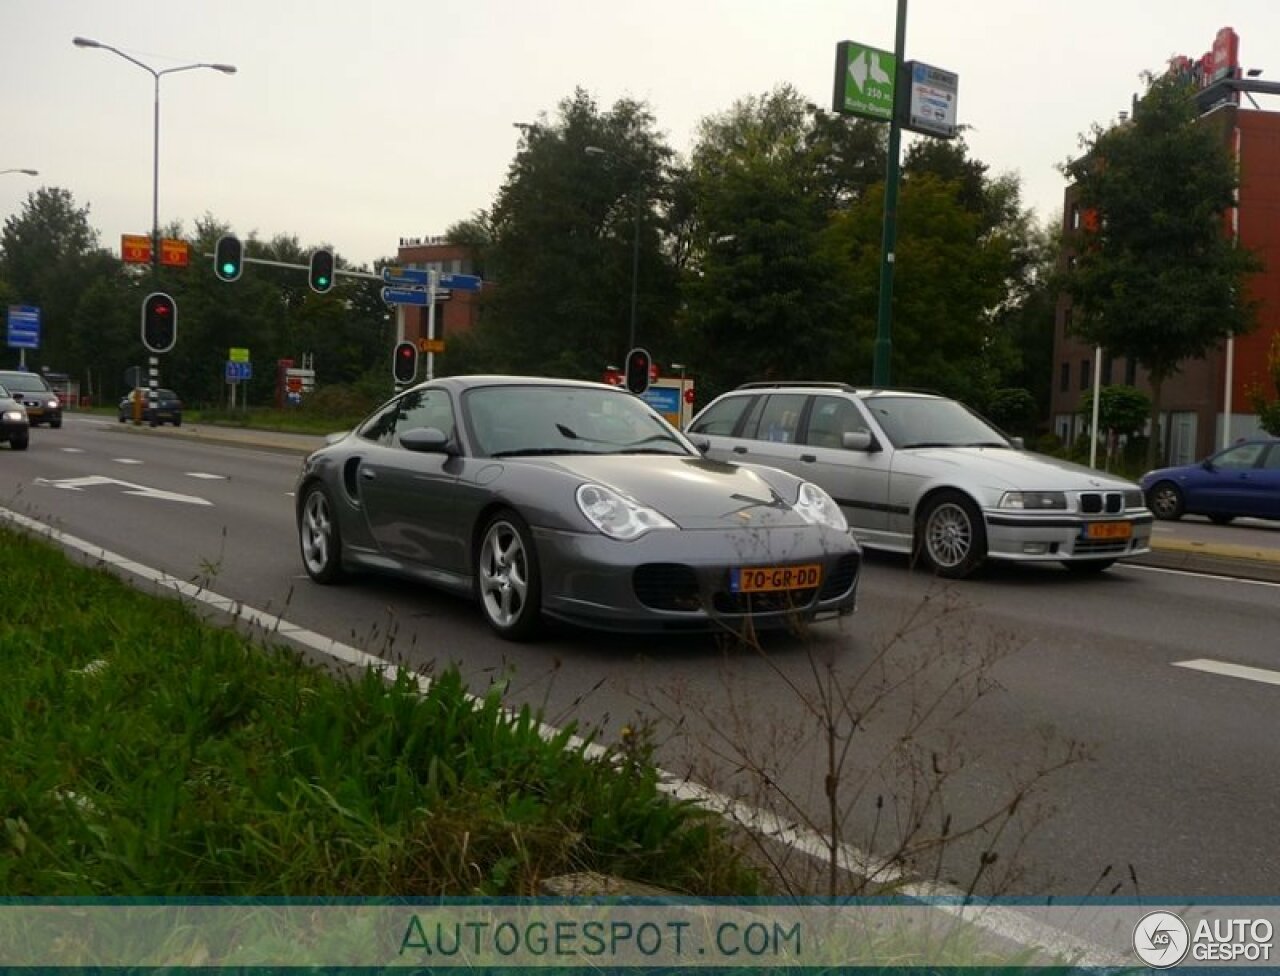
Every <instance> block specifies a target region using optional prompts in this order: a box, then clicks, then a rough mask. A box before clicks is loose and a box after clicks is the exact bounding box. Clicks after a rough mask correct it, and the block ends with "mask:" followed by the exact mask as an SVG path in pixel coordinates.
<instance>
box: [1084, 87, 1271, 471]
mask: <svg viewBox="0 0 1280 976" xmlns="http://www.w3.org/2000/svg"><path fill="white" fill-rule="evenodd" d="M1220 118H1221V117H1220V116H1211V117H1206V118H1203V119H1200V118H1198V117H1197V109H1196V103H1195V100H1194V98H1193V97H1192V91H1191V89H1190V87H1189V86H1187V85H1186V84H1184V83H1183V82H1181V81H1179V80H1178V79H1177V78H1175V77H1174V76H1172V75H1165V76H1162V77H1158V78H1156V77H1152V76H1150V75H1148V76H1147V91H1146V93H1145V95H1144V96H1143V97H1142V98H1141V99H1140V100H1139V101H1138V102H1137V103H1136V104H1135V106H1134V110H1133V118H1132V120H1131V121H1129V122H1126V123H1123V124H1120V125H1116V126H1112V127H1111V128H1107V129H1103V128H1100V127H1097V126H1095V127H1094V129H1093V131H1092V133H1091V135H1090V136H1089V137H1088V138H1084V139H1082V144H1083V147H1084V149H1085V152H1084V153H1083V154H1082V155H1081V156H1080V157H1079V158H1078V159H1075V160H1072V161H1070V162H1068V163H1067V164H1065V166H1064V170H1065V172H1066V175H1067V176H1068V177H1069V178H1070V179H1072V180H1074V181H1075V183H1076V184H1077V186H1078V187H1079V201H1080V206H1081V207H1082V208H1084V212H1085V213H1086V214H1087V215H1088V217H1087V219H1084V220H1082V221H1081V228H1080V230H1079V232H1078V233H1077V234H1076V237H1075V239H1074V240H1073V242H1072V243H1073V244H1074V245H1075V247H1076V255H1075V265H1074V267H1073V268H1070V269H1068V270H1067V271H1066V272H1065V274H1064V285H1065V288H1066V290H1067V292H1068V293H1069V294H1070V295H1071V297H1072V299H1073V302H1074V305H1075V309H1076V314H1075V316H1074V317H1073V327H1074V330H1075V333H1076V334H1077V335H1078V336H1079V337H1080V338H1081V339H1083V340H1085V341H1086V342H1089V343H1090V344H1092V345H1096V346H1101V347H1103V348H1104V349H1106V350H1107V351H1108V352H1110V353H1111V354H1112V355H1115V356H1123V357H1125V358H1127V359H1130V360H1133V361H1135V362H1137V363H1139V364H1141V365H1142V366H1143V367H1144V368H1145V369H1146V371H1147V373H1148V374H1149V376H1150V380H1151V390H1152V397H1151V429H1152V431H1153V432H1154V431H1157V430H1158V429H1159V428H1158V421H1159V416H1160V392H1161V387H1162V385H1163V384H1164V381H1165V380H1167V379H1168V378H1169V377H1170V376H1172V375H1173V374H1174V373H1176V372H1177V370H1178V368H1179V366H1180V365H1181V363H1183V362H1184V361H1185V360H1188V359H1197V358H1201V357H1203V356H1204V355H1205V354H1206V353H1207V352H1208V351H1209V350H1210V349H1212V348H1214V347H1215V346H1217V345H1218V344H1219V343H1221V342H1222V341H1223V340H1224V339H1225V338H1226V337H1227V336H1228V335H1231V334H1236V335H1239V334H1241V333H1244V332H1248V331H1249V330H1250V329H1252V328H1253V326H1254V324H1255V316H1254V307H1253V304H1252V303H1251V302H1249V301H1248V300H1247V299H1246V297H1245V279H1246V276H1247V275H1248V274H1249V273H1251V272H1253V271H1256V270H1258V269H1259V267H1260V265H1259V263H1258V261H1257V259H1256V257H1255V256H1254V255H1253V254H1251V253H1250V252H1248V251H1247V250H1246V249H1244V248H1241V247H1237V246H1236V243H1235V242H1234V241H1232V240H1231V239H1230V237H1229V236H1228V235H1227V233H1226V226H1227V225H1226V214H1227V212H1228V210H1229V209H1230V208H1231V206H1232V205H1233V203H1234V196H1235V190H1236V187H1237V185H1238V175H1237V173H1236V169H1235V166H1234V163H1233V161H1232V158H1231V154H1230V151H1229V150H1228V147H1227V138H1226V133H1224V131H1223V129H1222V123H1221V121H1219V119H1220ZM1156 440H1157V438H1155V437H1152V438H1151V439H1150V441H1149V443H1148V446H1147V463H1148V466H1150V465H1152V464H1154V462H1155V451H1156Z"/></svg>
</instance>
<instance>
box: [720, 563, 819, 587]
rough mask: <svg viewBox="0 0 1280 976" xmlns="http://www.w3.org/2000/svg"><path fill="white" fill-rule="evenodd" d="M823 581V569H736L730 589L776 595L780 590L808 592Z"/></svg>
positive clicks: (814, 565)
mask: <svg viewBox="0 0 1280 976" xmlns="http://www.w3.org/2000/svg"><path fill="white" fill-rule="evenodd" d="M821 581H822V567H821V566H819V565H817V564H816V563H811V564H808V565H805V566H752V567H743V568H742V569H735V570H733V571H732V573H731V574H730V580H729V588H730V589H731V590H733V592H734V593H776V592H778V591H779V590H807V589H810V588H812V587H815V586H817V585H818V584H819V583H820V582H821Z"/></svg>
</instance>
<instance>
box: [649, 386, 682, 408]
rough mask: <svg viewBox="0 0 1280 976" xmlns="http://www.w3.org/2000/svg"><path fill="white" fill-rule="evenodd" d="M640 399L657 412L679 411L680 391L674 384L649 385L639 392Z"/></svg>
mask: <svg viewBox="0 0 1280 976" xmlns="http://www.w3.org/2000/svg"><path fill="white" fill-rule="evenodd" d="M640 399H641V400H643V401H644V402H645V403H647V404H649V406H651V407H653V409H654V410H656V411H658V413H679V412H680V391H679V390H678V389H676V388H675V387H674V386H650V387H649V389H647V390H645V391H644V392H643V393H641V394H640Z"/></svg>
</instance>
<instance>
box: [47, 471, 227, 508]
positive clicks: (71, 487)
mask: <svg viewBox="0 0 1280 976" xmlns="http://www.w3.org/2000/svg"><path fill="white" fill-rule="evenodd" d="M35 483H36V484H37V485H46V486H48V487H50V488H61V489H63V490H64V491H84V490H85V489H86V488H93V487H95V486H97V485H119V486H120V487H122V488H124V489H125V492H124V494H126V495H137V496H139V497H140V498H155V499H159V500H160V501H166V502H183V503H185V504H187V505H213V502H211V501H208V500H207V499H204V498H197V497H196V496H195V495H180V494H178V492H176V491H163V490H161V489H160V488H148V487H147V486H146V485H135V484H134V483H133V482H131V481H121V480H120V479H118V478H106V477H104V476H102V475H100V474H90V475H85V476H84V477H83V478H58V479H56V480H50V479H48V478H37V479H36V481H35Z"/></svg>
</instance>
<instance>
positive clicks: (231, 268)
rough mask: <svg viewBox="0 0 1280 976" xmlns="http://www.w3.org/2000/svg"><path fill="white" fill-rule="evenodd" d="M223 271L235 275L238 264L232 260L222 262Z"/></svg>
mask: <svg viewBox="0 0 1280 976" xmlns="http://www.w3.org/2000/svg"><path fill="white" fill-rule="evenodd" d="M222 273H223V274H225V275H233V274H235V273H236V266H235V265H234V264H232V263H231V262H230V261H223V262H222Z"/></svg>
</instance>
